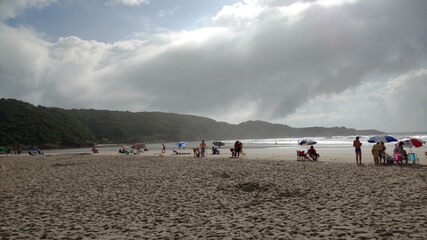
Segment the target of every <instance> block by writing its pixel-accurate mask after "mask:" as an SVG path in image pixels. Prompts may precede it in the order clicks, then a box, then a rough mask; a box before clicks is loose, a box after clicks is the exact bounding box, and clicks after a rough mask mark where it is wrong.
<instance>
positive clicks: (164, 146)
mask: <svg viewBox="0 0 427 240" xmlns="http://www.w3.org/2000/svg"><path fill="white" fill-rule="evenodd" d="M165 152H166V145H165V144H164V143H162V153H165Z"/></svg>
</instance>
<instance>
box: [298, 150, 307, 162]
mask: <svg viewBox="0 0 427 240" xmlns="http://www.w3.org/2000/svg"><path fill="white" fill-rule="evenodd" d="M305 159H308V157H307V153H305V152H304V151H299V150H297V161H300V160H305Z"/></svg>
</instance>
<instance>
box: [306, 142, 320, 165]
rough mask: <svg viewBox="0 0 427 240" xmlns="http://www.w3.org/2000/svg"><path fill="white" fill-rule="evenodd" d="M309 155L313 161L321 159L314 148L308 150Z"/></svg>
mask: <svg viewBox="0 0 427 240" xmlns="http://www.w3.org/2000/svg"><path fill="white" fill-rule="evenodd" d="M307 154H308V156H309V157H310V158H311V159H312V160H313V161H317V159H318V158H319V154H318V153H317V152H316V149H314V147H313V146H311V147H310V149H308V151H307Z"/></svg>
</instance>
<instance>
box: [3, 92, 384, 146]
mask: <svg viewBox="0 0 427 240" xmlns="http://www.w3.org/2000/svg"><path fill="white" fill-rule="evenodd" d="M379 133H381V132H379V131H376V130H364V131H359V130H355V129H348V128H344V127H340V128H338V127H335V128H323V127H310V128H292V127H290V126H287V125H282V124H272V123H268V122H263V121H247V122H243V123H240V124H237V125H236V124H228V123H225V122H217V121H215V120H212V119H209V118H205V117H198V116H191V115H184V114H175V113H162V112H138V113H132V112H123V111H107V110H93V109H72V110H65V109H61V108H48V107H43V106H34V105H31V104H29V103H26V102H22V101H19V100H15V99H4V98H2V99H0V145H1V146H12V147H13V146H16V145H17V144H24V145H41V146H45V147H77V146H88V145H91V144H93V143H134V142H172V141H179V140H186V141H195V140H201V139H224V140H225V139H247V138H258V139H259V138H279V137H303V136H334V135H357V134H379Z"/></svg>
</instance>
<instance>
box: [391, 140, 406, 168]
mask: <svg viewBox="0 0 427 240" xmlns="http://www.w3.org/2000/svg"><path fill="white" fill-rule="evenodd" d="M403 151H404V150H403V142H399V143H397V144H396V147H395V148H394V150H393V155H394V160H395V161H396V163H397V164H402V163H403ZM405 153H406V151H405Z"/></svg>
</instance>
